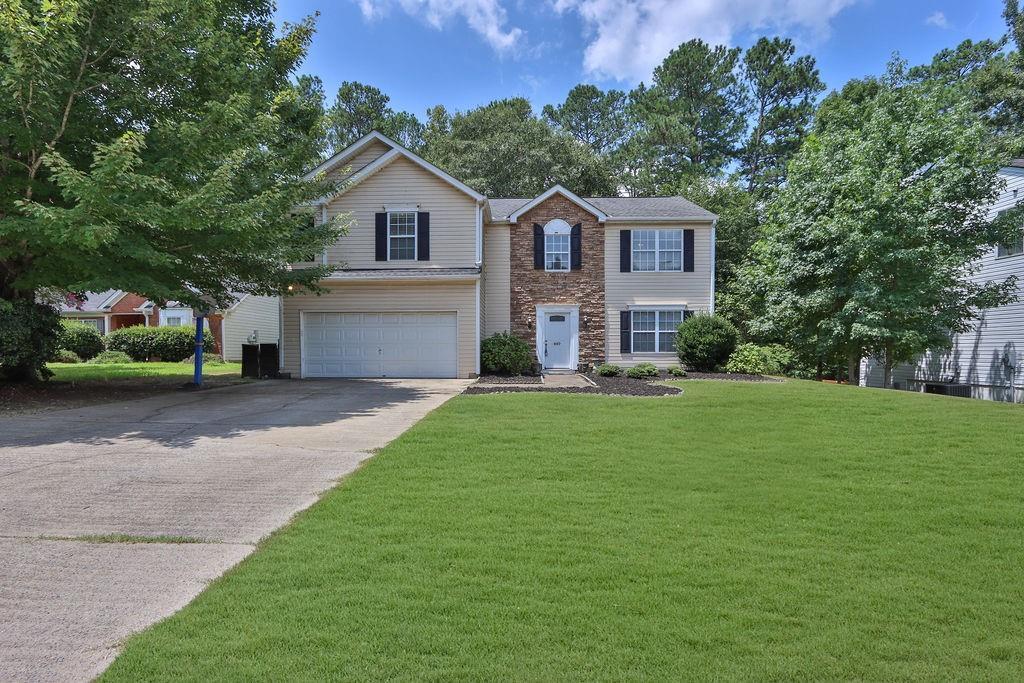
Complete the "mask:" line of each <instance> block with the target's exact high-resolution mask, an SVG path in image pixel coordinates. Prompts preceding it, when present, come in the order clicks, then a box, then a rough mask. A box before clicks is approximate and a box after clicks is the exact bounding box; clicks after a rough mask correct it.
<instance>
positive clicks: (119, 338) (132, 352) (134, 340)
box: [105, 325, 160, 362]
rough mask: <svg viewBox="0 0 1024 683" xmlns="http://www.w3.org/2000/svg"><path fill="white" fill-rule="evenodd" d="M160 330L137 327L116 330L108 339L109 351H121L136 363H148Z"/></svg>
mask: <svg viewBox="0 0 1024 683" xmlns="http://www.w3.org/2000/svg"><path fill="white" fill-rule="evenodd" d="M158 329H160V328H158V327H143V326H142V325H135V326H132V327H122V328H121V329H119V330H114V331H113V332H111V333H110V334H108V335H107V337H106V340H105V341H106V345H107V350H108V351H120V352H121V353H124V354H127V355H128V357H129V358H130V359H131V360H134V361H138V362H143V361H147V360H149V358H150V356H152V355H153V340H154V339H155V338H156V331H157V330H158Z"/></svg>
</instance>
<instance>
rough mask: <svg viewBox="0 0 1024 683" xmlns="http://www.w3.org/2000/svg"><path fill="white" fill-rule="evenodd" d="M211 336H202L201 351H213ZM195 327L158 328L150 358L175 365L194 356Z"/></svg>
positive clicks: (208, 334)
mask: <svg viewBox="0 0 1024 683" xmlns="http://www.w3.org/2000/svg"><path fill="white" fill-rule="evenodd" d="M213 347H214V341H213V335H212V334H210V333H209V332H207V333H206V334H204V335H203V351H204V352H207V353H209V352H211V351H213ZM195 350H196V328H195V327H158V328H156V336H155V337H154V338H153V352H152V354H151V355H152V356H154V357H156V358H159V359H160V360H162V361H166V362H168V363H177V362H178V361H181V360H185V359H186V358H189V357H190V356H193V355H194V354H195Z"/></svg>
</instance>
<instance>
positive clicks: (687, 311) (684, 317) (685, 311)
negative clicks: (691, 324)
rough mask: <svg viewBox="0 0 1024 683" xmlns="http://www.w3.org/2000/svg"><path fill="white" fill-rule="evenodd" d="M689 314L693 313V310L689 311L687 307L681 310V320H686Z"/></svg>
mask: <svg viewBox="0 0 1024 683" xmlns="http://www.w3.org/2000/svg"><path fill="white" fill-rule="evenodd" d="M691 315H693V311H691V310H690V309H688V308H687V309H684V310H683V320H686V319H687V318H689V317H690V316H691Z"/></svg>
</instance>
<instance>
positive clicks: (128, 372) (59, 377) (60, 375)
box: [46, 363, 242, 382]
mask: <svg viewBox="0 0 1024 683" xmlns="http://www.w3.org/2000/svg"><path fill="white" fill-rule="evenodd" d="M46 367H48V368H50V370H52V371H53V380H55V381H59V382H81V381H84V380H96V379H98V380H104V379H125V378H130V377H180V378H181V380H182V381H185V380H187V379H191V378H192V371H193V368H192V365H191V364H189V363H111V364H109V365H93V364H91V363H49V364H47V366H46ZM241 374H242V364H241V363H224V364H222V365H215V364H212V363H207V364H204V365H203V376H204V377H215V376H218V375H241Z"/></svg>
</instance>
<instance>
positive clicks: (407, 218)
mask: <svg viewBox="0 0 1024 683" xmlns="http://www.w3.org/2000/svg"><path fill="white" fill-rule="evenodd" d="M388 260H389V261H415V260H416V212H415V211H392V212H389V213H388Z"/></svg>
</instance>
